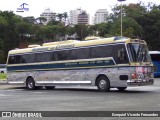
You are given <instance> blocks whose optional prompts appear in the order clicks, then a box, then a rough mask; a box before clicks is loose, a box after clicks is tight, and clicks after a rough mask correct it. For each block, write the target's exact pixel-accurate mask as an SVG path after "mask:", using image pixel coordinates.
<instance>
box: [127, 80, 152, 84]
mask: <svg viewBox="0 0 160 120" xmlns="http://www.w3.org/2000/svg"><path fill="white" fill-rule="evenodd" d="M153 84H154V79H147V80H146V79H144V80H127V85H128V86H146V85H153Z"/></svg>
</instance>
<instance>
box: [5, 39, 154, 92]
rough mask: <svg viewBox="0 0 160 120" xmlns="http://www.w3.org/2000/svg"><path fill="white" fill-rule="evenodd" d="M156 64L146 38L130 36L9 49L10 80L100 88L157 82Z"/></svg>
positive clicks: (32, 86) (30, 84) (30, 85)
mask: <svg viewBox="0 0 160 120" xmlns="http://www.w3.org/2000/svg"><path fill="white" fill-rule="evenodd" d="M153 72H154V71H153V64H152V62H151V58H150V55H149V54H148V48H147V44H146V42H145V41H143V40H138V39H130V38H126V37H110V38H98V37H96V38H93V37H90V38H89V37H88V38H87V39H86V40H85V41H78V40H68V41H62V42H50V43H44V44H43V45H42V46H40V45H30V46H29V47H28V48H25V49H15V50H11V51H9V53H8V59H7V74H8V75H7V80H8V84H15V85H23V86H26V87H27V89H31V90H32V89H35V88H37V87H38V86H45V87H46V88H48V89H49V88H54V87H55V86H59V85H87V86H88V85H92V86H97V88H98V90H100V91H109V90H110V88H117V89H119V90H124V89H126V88H127V87H128V86H143V85H153V82H154V76H153Z"/></svg>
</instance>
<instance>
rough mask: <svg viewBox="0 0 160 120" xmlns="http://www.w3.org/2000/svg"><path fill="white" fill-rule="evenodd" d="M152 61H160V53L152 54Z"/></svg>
mask: <svg viewBox="0 0 160 120" xmlns="http://www.w3.org/2000/svg"><path fill="white" fill-rule="evenodd" d="M150 56H151V58H152V61H160V54H150Z"/></svg>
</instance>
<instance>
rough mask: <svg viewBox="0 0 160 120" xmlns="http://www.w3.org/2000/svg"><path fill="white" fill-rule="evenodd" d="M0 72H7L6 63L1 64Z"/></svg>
mask: <svg viewBox="0 0 160 120" xmlns="http://www.w3.org/2000/svg"><path fill="white" fill-rule="evenodd" d="M0 73H7V68H6V64H0Z"/></svg>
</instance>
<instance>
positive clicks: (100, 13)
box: [94, 9, 108, 24]
mask: <svg viewBox="0 0 160 120" xmlns="http://www.w3.org/2000/svg"><path fill="white" fill-rule="evenodd" d="M107 17H108V12H107V9H99V10H97V11H96V13H95V16H94V24H99V23H102V22H107Z"/></svg>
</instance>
